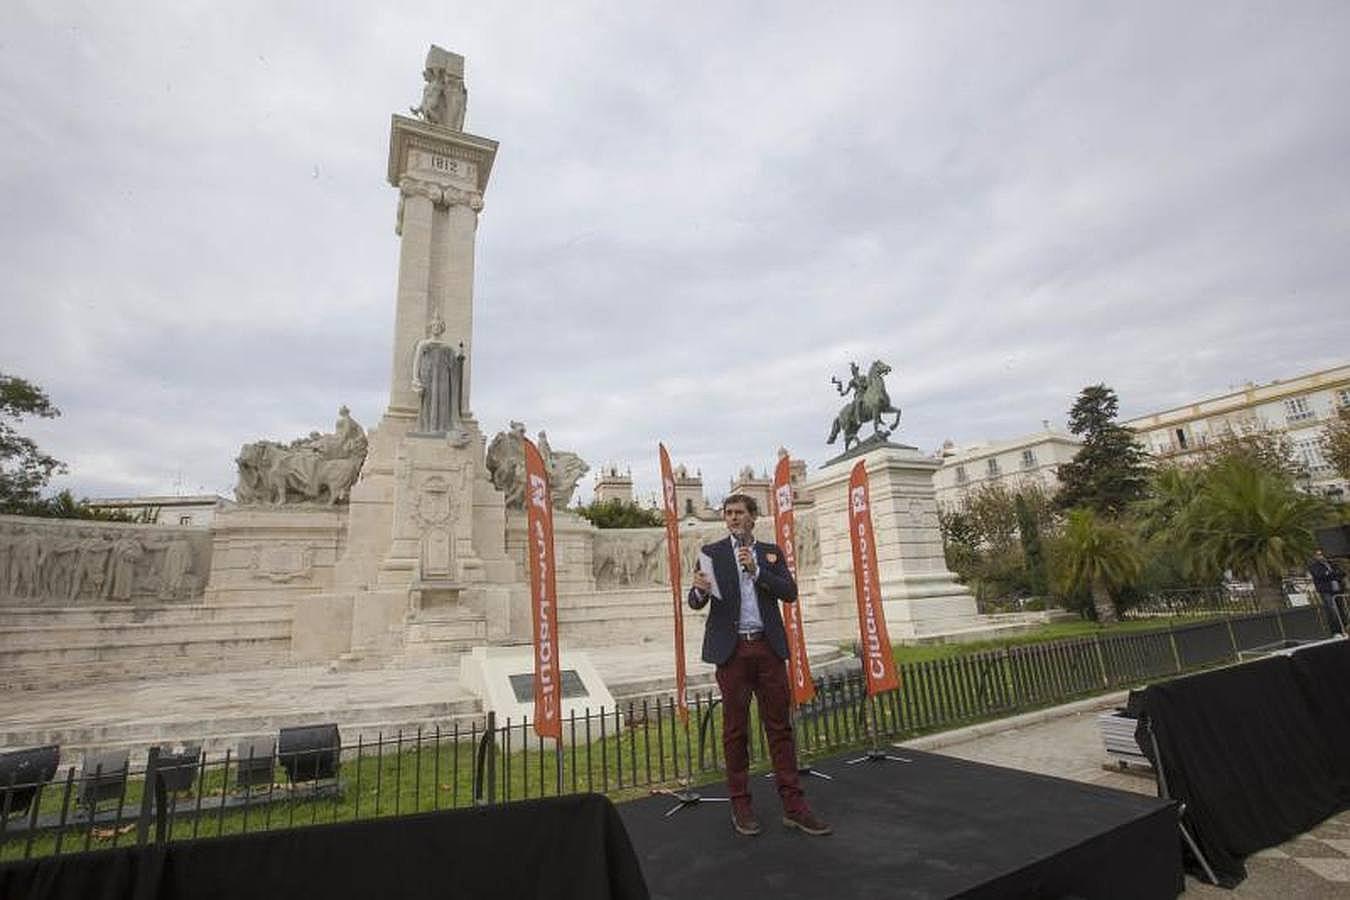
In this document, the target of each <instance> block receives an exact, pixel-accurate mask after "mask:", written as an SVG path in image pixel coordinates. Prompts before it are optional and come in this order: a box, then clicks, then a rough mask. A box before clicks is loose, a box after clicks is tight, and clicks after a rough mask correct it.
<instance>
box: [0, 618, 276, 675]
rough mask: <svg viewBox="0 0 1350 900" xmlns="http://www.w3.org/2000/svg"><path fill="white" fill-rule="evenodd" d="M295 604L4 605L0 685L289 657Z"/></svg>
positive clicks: (206, 668)
mask: <svg viewBox="0 0 1350 900" xmlns="http://www.w3.org/2000/svg"><path fill="white" fill-rule="evenodd" d="M291 611H292V610H291V604H290V603H288V602H287V603H253V604H235V605H231V606H228V607H222V606H207V605H204V604H186V603H183V604H171V605H163V606H140V607H135V606H97V607H95V606H72V607H0V690H5V691H14V690H38V689H45V688H53V687H63V686H78V685H80V684H87V683H89V682H95V681H110V680H118V679H124V678H144V677H154V676H167V675H175V674H185V673H196V672H217V671H231V670H239V669H248V668H254V667H259V666H265V665H276V664H278V663H285V662H286V661H287V660H288V659H289V657H290V643H291Z"/></svg>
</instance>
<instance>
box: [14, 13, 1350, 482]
mask: <svg viewBox="0 0 1350 900" xmlns="http://www.w3.org/2000/svg"><path fill="white" fill-rule="evenodd" d="M418 6H419V5H418V4H413V3H398V4H376V3H348V2H326V3H321V4H320V3H315V4H301V3H277V2H273V0H268V2H252V0H231V2H229V3H224V2H215V3H210V2H190V0H189V2H181V0H180V2H174V3H168V2H164V3H157V4H149V3H145V4H134V3H123V2H106V0H104V2H95V3H88V4H74V3H66V2H59V0H56V2H54V0H39V2H15V0H8V2H6V3H4V4H0V125H2V126H3V130H4V138H3V140H0V312H2V313H3V320H2V322H3V324H0V371H4V372H5V373H8V374H15V375H20V376H23V377H25V378H28V379H30V380H32V381H35V382H37V383H38V384H40V385H41V386H42V387H44V388H45V389H46V390H47V391H48V393H49V394H50V395H51V397H52V400H53V401H54V402H55V403H56V404H57V405H58V406H59V407H60V408H61V410H62V413H63V415H62V416H61V417H60V418H59V419H57V420H54V421H52V422H41V423H32V424H28V425H26V426H24V428H23V430H24V431H26V433H28V434H31V435H33V436H34V437H35V438H37V439H38V440H39V442H40V443H41V445H42V446H43V448H44V449H46V450H47V451H48V452H50V453H52V454H54V455H55V456H57V457H59V458H60V459H63V460H65V461H66V462H67V463H68V464H69V466H70V473H69V474H68V475H67V476H63V477H62V478H60V479H58V480H57V482H55V484H56V485H57V486H61V487H70V488H71V489H73V490H74V491H75V492H76V493H77V494H82V495H90V496H107V495H129V494H145V493H174V492H185V493H193V492H197V491H199V490H204V491H207V492H219V493H222V494H229V493H230V491H231V490H232V487H233V483H234V472H233V458H234V455H235V454H236V452H237V451H238V449H239V447H240V445H241V444H243V443H245V442H247V441H252V440H255V439H258V438H264V437H267V438H275V439H281V440H290V439H292V438H294V437H297V436H299V435H302V434H305V433H307V432H309V431H311V430H315V429H318V430H324V431H327V430H331V428H332V423H333V419H334V418H335V414H336V410H337V407H338V405H339V404H341V403H347V404H349V405H350V406H351V408H352V412H353V415H354V416H355V417H356V419H357V420H358V421H360V422H361V423H362V424H364V425H365V426H366V427H367V428H370V427H372V426H374V425H376V424H377V423H378V421H379V417H380V414H381V412H382V411H383V408H384V404H385V403H386V401H387V399H388V381H387V380H388V377H389V374H388V373H389V367H390V352H391V339H392V330H393V315H394V291H395V284H396V275H397V257H398V243H397V237H396V236H395V235H394V233H393V223H394V213H395V208H396V203H397V195H396V191H395V190H394V189H393V188H391V187H390V186H389V185H388V184H387V183H386V181H385V166H386V160H387V155H388V134H389V116H390V113H392V112H396V111H406V110H407V107H408V106H409V105H412V104H415V103H417V102H418V100H419V99H420V94H421V68H422V61H423V58H424V56H425V54H426V50H427V46H428V45H429V44H430V43H432V42H435V43H438V44H440V45H442V46H444V47H447V48H449V49H451V50H454V51H456V52H459V53H462V54H464V55H465V57H466V58H467V77H466V82H467V85H468V91H469V105H468V116H467V119H466V123H465V129H466V130H467V131H470V132H472V133H474V134H479V135H483V136H485V137H490V138H493V139H496V140H498V141H500V142H501V148H500V151H499V153H498V156H497V161H496V165H495V167H494V169H493V172H492V181H491V183H490V184H489V186H488V191H487V195H486V198H485V199H486V207H485V209H484V211H483V213H482V216H481V218H480V222H479V229H478V256H477V259H478V262H477V266H478V268H477V275H476V287H475V292H476V298H475V334H474V349H475V359H474V385H473V387H474V394H473V397H472V398H471V402H472V407H473V411H474V413H475V415H476V416H477V418H478V420H479V421H480V423H481V424H482V427H483V429H484V431H485V432H486V433H487V435H488V436H489V437H491V435H492V434H493V433H495V432H496V431H498V430H501V429H503V428H505V427H506V423H507V422H508V420H509V419H512V418H517V419H521V420H523V421H525V423H526V424H527V426H528V428H529V430H530V432H531V433H532V434H533V433H534V432H536V431H538V430H539V429H541V428H543V429H547V431H548V435H549V439H550V442H551V443H552V445H553V446H554V447H555V448H558V449H572V450H575V451H577V452H579V453H580V454H581V455H582V456H583V457H584V458H585V459H586V460H588V461H589V462H590V463H591V465H592V468H593V470H595V469H598V468H599V467H600V465H602V464H605V463H608V462H617V463H619V464H621V465H626V466H631V467H632V469H633V473H634V476H635V478H636V480H637V483H638V489H639V493H646V492H650V491H652V490H653V489H654V488H655V486H656V443H657V441H658V440H664V441H665V442H666V443H667V445H668V446H669V447H670V449H671V452H672V455H673V456H674V458H675V459H676V460H677V461H682V462H684V463H686V464H688V465H689V467H690V468H691V469H693V468H698V469H701V470H702V471H703V473H704V476H705V484H707V486H708V492H709V493H710V494H712V495H713V496H719V495H720V494H721V493H723V492H725V490H726V487H727V482H728V479H729V478H730V477H731V475H732V474H733V473H734V472H735V471H736V470H737V469H739V468H740V467H741V466H743V465H746V464H753V465H754V466H755V467H756V468H757V469H767V468H769V467H770V466H771V465H772V463H773V461H774V458H775V457H774V453H775V450H776V449H777V448H778V447H779V445H786V446H787V447H789V448H790V449H791V450H792V451H793V453H794V455H797V456H801V457H804V458H805V459H806V460H808V462H809V463H810V464H811V465H812V466H813V467H814V466H815V465H818V464H819V463H821V462H823V461H824V460H825V459H827V458H829V457H830V456H832V455H834V453H835V452H836V449H837V448H830V447H827V446H826V445H825V443H824V439H825V436H826V433H827V431H828V426H829V423H830V421H831V420H832V418H833V416H834V414H835V413H836V412H837V411H838V408H839V405H840V398H839V397H838V396H837V395H836V394H835V392H834V390H833V388H832V387H831V385H830V382H829V379H830V376H831V375H839V376H843V375H846V374H847V364H848V361H849V360H851V359H854V360H857V361H858V362H860V363H861V364H862V365H863V366H864V367H865V366H866V365H867V364H868V363H870V362H871V361H872V360H873V359H876V358H880V359H884V360H887V361H888V362H889V363H890V364H891V366H892V367H893V368H894V370H895V372H894V374H892V375H891V376H890V378H889V379H888V386H889V390H890V393H891V396H892V399H893V400H894V402H895V403H897V404H898V405H899V406H900V407H902V409H903V411H904V417H903V419H902V422H901V428H900V431H899V433H898V434H897V435H896V437H897V438H898V439H900V440H903V441H904V442H906V443H909V444H913V445H916V446H918V447H920V448H922V449H923V450H925V451H926V452H931V451H933V450H935V449H936V448H937V447H938V446H939V445H940V444H941V442H942V441H943V439H945V438H952V439H954V440H955V441H957V442H958V443H969V442H974V441H979V440H983V439H1005V438H1010V437H1014V436H1016V435H1019V434H1025V433H1029V432H1032V431H1035V430H1037V429H1039V428H1040V422H1041V420H1042V419H1049V420H1051V421H1052V422H1053V423H1055V424H1056V425H1057V426H1059V427H1062V425H1063V422H1064V419H1065V414H1066V411H1067V409H1068V407H1069V406H1070V404H1071V403H1072V400H1073V397H1074V396H1075V395H1076V393H1077V392H1078V391H1079V389H1081V388H1082V387H1083V386H1084V385H1087V384H1091V383H1096V382H1105V383H1107V384H1109V385H1111V386H1112V387H1114V388H1115V389H1116V391H1117V392H1118V393H1119V395H1120V398H1121V410H1122V413H1123V414H1124V415H1126V416H1130V415H1137V414H1141V413H1145V412H1149V411H1152V410H1156V409H1159V408H1164V407H1168V406H1172V405H1176V404H1178V403H1182V402H1185V401H1188V400H1190V399H1193V398H1197V397H1200V396H1204V395H1206V394H1212V393H1218V392H1223V391H1224V390H1226V389H1227V388H1228V387H1230V386H1232V385H1237V384H1241V383H1242V382H1246V381H1249V380H1251V381H1258V382H1259V381H1269V380H1271V379H1274V378H1286V377H1291V376H1293V375H1296V374H1299V373H1302V372H1306V371H1310V370H1313V369H1318V368H1324V367H1328V366H1332V365H1337V364H1341V363H1344V362H1346V361H1347V360H1348V359H1350V349H1348V348H1350V302H1347V290H1346V288H1347V285H1350V102H1347V93H1346V91H1347V86H1350V52H1347V47H1350V4H1347V3H1345V2H1342V0H1332V2H1325V3H1319V2H1289V0H1278V2H1268V3H1242V2H1235V0H1221V2H1189V3H1176V2H1162V3H1144V2H1139V0H1128V2H1116V3H1105V2H1100V3H1099V2H1093V3H1084V2H1070V3H1033V2H1024V0H1018V2H1015V3H996V2H987V3H950V2H937V0H932V2H926V3H897V2H885V3H878V4H875V5H871V4H842V5H838V6H827V5H822V4H820V3H819V2H815V3H783V2H773V3H753V4H752V3H732V2H728V3H717V4H712V3H709V4H672V3H664V4H650V5H649V4H644V3H635V2H622V3H620V2H610V3H603V4H583V3H571V2H554V3H538V4H514V3H507V2H502V3H482V2H475V3H456V2H445V0H441V2H435V3H426V4H421V5H420V7H421V8H416V7H418ZM386 7H397V9H391V8H386ZM591 481H592V476H591V475H588V476H587V477H586V478H585V479H584V480H583V483H584V485H585V486H586V487H587V488H589V485H590V483H591Z"/></svg>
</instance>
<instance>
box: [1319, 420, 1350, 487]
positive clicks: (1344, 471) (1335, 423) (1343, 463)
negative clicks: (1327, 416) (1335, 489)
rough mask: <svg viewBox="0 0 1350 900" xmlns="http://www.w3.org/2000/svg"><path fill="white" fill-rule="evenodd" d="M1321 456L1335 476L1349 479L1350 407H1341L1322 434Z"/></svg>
mask: <svg viewBox="0 0 1350 900" xmlns="http://www.w3.org/2000/svg"><path fill="white" fill-rule="evenodd" d="M1322 455H1323V456H1325V457H1326V458H1327V462H1329V463H1331V467H1332V468H1333V469H1335V470H1336V474H1337V475H1340V476H1341V477H1342V478H1347V479H1350V406H1343V407H1341V410H1340V415H1338V416H1337V417H1336V418H1335V419H1333V420H1332V421H1331V422H1330V423H1329V424H1328V425H1327V427H1326V431H1324V432H1323V433H1322Z"/></svg>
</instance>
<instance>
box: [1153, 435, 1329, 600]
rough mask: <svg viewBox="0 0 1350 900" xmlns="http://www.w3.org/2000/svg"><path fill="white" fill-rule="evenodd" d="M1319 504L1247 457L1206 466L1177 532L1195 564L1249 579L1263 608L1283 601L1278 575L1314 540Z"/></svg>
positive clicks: (1294, 565)
mask: <svg viewBox="0 0 1350 900" xmlns="http://www.w3.org/2000/svg"><path fill="white" fill-rule="evenodd" d="M1324 514H1325V510H1324V509H1323V506H1322V504H1321V503H1320V502H1319V501H1317V500H1315V499H1313V498H1312V497H1309V496H1308V495H1307V494H1304V493H1303V492H1301V491H1299V490H1297V489H1295V488H1294V486H1293V485H1292V484H1291V483H1290V482H1289V481H1288V480H1286V479H1282V478H1279V477H1278V476H1276V475H1274V474H1272V473H1271V472H1270V471H1269V470H1268V469H1266V468H1265V467H1264V466H1262V465H1260V464H1259V463H1257V462H1254V461H1252V460H1250V459H1242V458H1233V459H1229V460H1227V461H1225V462H1224V463H1222V464H1221V465H1217V466H1213V467H1211V468H1210V469H1209V470H1208V471H1207V472H1206V473H1205V477H1204V483H1203V485H1202V486H1201V488H1200V490H1199V492H1198V493H1197V494H1196V497H1195V499H1194V500H1193V501H1192V503H1191V504H1190V506H1189V507H1187V509H1186V512H1185V513H1184V515H1183V517H1182V520H1181V522H1180V526H1181V527H1180V528H1179V529H1178V530H1177V534H1178V535H1179V536H1181V537H1183V538H1184V540H1185V543H1186V551H1187V556H1188V558H1189V560H1190V562H1191V565H1192V567H1193V568H1194V569H1196V570H1197V571H1199V572H1202V573H1206V574H1209V575H1213V576H1216V577H1217V576H1218V575H1219V574H1220V573H1222V572H1224V571H1225V570H1228V571H1231V572H1232V573H1233V574H1234V575H1236V576H1238V577H1239V578H1245V579H1250V580H1251V582H1252V584H1253V585H1254V586H1255V587H1256V601H1257V604H1258V605H1259V606H1260V607H1261V608H1263V609H1280V608H1281V607H1283V606H1284V592H1283V591H1282V590H1281V588H1280V577H1281V576H1282V575H1284V574H1285V573H1286V572H1288V571H1290V570H1292V569H1298V568H1301V567H1302V566H1303V564H1304V562H1306V560H1307V559H1308V557H1309V556H1311V555H1312V551H1313V549H1314V547H1315V546H1316V542H1315V541H1314V539H1313V529H1314V528H1315V527H1316V526H1317V525H1318V524H1320V522H1321V520H1322V518H1323V516H1324Z"/></svg>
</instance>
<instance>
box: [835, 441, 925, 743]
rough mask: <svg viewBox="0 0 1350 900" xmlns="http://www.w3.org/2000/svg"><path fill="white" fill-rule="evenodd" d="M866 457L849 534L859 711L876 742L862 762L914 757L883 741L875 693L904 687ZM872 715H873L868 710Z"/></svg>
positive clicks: (859, 468) (856, 474)
mask: <svg viewBox="0 0 1350 900" xmlns="http://www.w3.org/2000/svg"><path fill="white" fill-rule="evenodd" d="M868 487H869V486H868V479H867V461H866V460H863V459H860V460H858V462H857V463H855V464H854V466H853V470H852V471H851V472H850V473H849V479H848V501H847V503H848V536H849V543H850V544H851V545H852V548H853V589H854V593H855V595H856V597H857V601H858V632H859V634H860V635H861V637H862V643H861V644H860V645H859V646H860V648H861V652H862V657H863V658H862V674H863V684H864V688H865V692H864V694H863V701H862V703H863V705H862V708H861V709H860V710H859V712H860V713H861V715H860V720H861V724H862V727H863V728H864V730H866V732H867V736H868V740H870V741H871V744H872V745H871V746H870V747H869V748H868V749H867V750H866V751H865V752H864V753H863V755H862V756H860V757H858V758H857V759H851V760H849V761H848V762H846V763H845V764H844V765H847V766H853V765H857V764H858V763H861V762H902V763H907V762H910V760H909V759H906V758H905V757H903V756H895V755H894V754H892V753H890V752H888V751H887V750H886V748H885V747H883V746H881V725H880V723H879V722H878V721H877V716H876V705H875V703H876V699H875V698H876V697H877V695H879V694H883V693H885V692H886V691H898V690H899V689H900V673H899V672H898V671H897V670H896V667H895V653H894V651H893V650H892V649H891V639H890V635H888V634H887V632H886V610H885V607H883V606H882V602H881V579H880V577H879V576H878V572H877V547H876V536H875V535H876V532H875V531H874V529H873V527H872V507H871V498H870V496H869V493H868ZM869 713H870V714H871V717H870V720H869V716H868V714H869Z"/></svg>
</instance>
